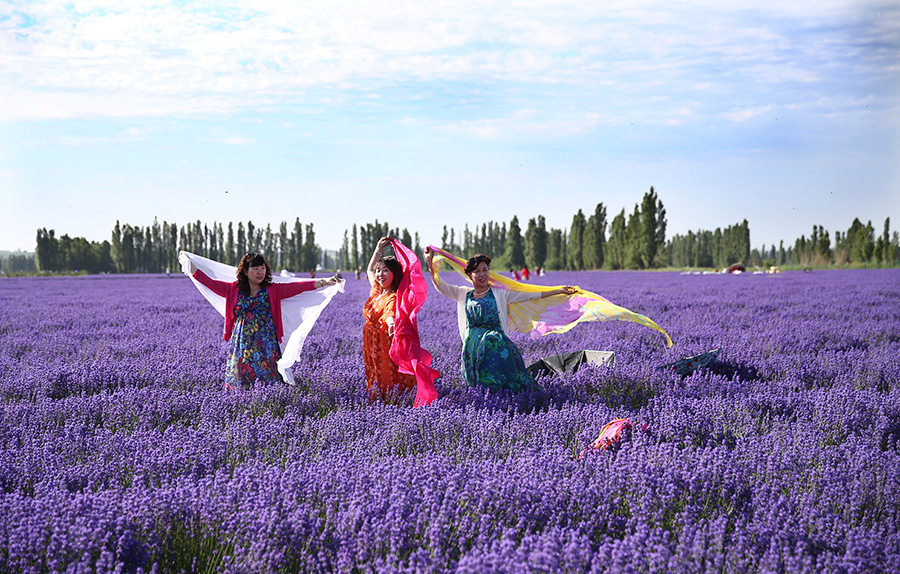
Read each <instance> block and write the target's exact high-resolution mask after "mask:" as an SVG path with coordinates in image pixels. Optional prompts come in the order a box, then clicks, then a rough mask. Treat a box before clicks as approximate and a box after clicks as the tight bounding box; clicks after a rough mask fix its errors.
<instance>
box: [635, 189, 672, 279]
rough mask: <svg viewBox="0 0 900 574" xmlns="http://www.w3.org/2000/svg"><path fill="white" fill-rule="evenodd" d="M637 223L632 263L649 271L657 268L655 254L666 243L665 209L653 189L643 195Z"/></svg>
mask: <svg viewBox="0 0 900 574" xmlns="http://www.w3.org/2000/svg"><path fill="white" fill-rule="evenodd" d="M638 221H639V222H640V223H639V224H638V225H639V227H638V228H637V229H635V230H634V234H635V235H634V238H633V241H634V242H635V245H634V247H633V248H634V250H635V251H634V257H633V261H634V263H635V264H636V265H637V267H638V268H640V269H650V268H652V267H656V266H657V263H658V262H657V261H656V254H657V252H658V251H659V249H660V247H661V246H663V245H665V243H666V209H665V208H664V207H663V204H662V200H660V199H659V197H657V195H656V191H655V190H654V189H653V187H650V191H649V192H647V193H645V194H644V198H643V200H642V201H641V209H640V215H639V218H638Z"/></svg>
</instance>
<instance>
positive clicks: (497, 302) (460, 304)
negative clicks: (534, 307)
mask: <svg viewBox="0 0 900 574" xmlns="http://www.w3.org/2000/svg"><path fill="white" fill-rule="evenodd" d="M433 257H434V253H433V252H432V251H431V249H430V248H428V249H426V250H425V261H426V263H427V264H428V269H429V270H430V271H431V273H432V281H433V283H434V287H435V289H437V291H438V293H440V294H442V295H444V296H445V297H448V298H450V299H453V300H454V301H456V302H457V320H458V323H459V330H460V336H461V337H462V340H463V349H462V367H461V370H462V375H463V378H465V380H466V382H467V383H468V384H469V385H470V386H476V385H478V386H481V387H486V388H488V389H494V390H496V389H509V390H512V391H520V390H522V389H525V388H528V387H536V386H537V383H536V382H535V381H534V378H533V377H532V376H531V374H530V373H529V372H528V370H527V369H526V368H525V361H524V359H523V358H522V353H521V352H520V351H519V349H518V347H516V345H515V343H513V342H512V340H511V339H510V338H509V336H508V335H507V331H508V329H507V324H508V317H507V307H508V306H509V304H510V303H515V302H516V301H525V300H527V299H534V298H538V297H549V296H551V295H557V294H560V293H572V292H573V291H574V288H573V287H569V286H566V287H560V288H559V289H556V290H553V291H543V292H538V293H526V292H521V291H510V290H508V289H494V288H492V287H491V285H490V270H491V269H490V264H491V258H490V257H488V256H487V255H476V256H475V257H472V258H471V259H469V260H468V261H467V262H466V268H465V273H466V276H467V277H468V278H469V280H470V281H471V282H472V287H459V286H457V285H451V284H449V283H446V282H444V281H438V280H435V275H434V267H433V265H432V260H433Z"/></svg>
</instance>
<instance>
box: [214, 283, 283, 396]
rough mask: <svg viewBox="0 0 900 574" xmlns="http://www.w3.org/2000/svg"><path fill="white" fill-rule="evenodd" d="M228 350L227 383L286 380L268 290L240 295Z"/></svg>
mask: <svg viewBox="0 0 900 574" xmlns="http://www.w3.org/2000/svg"><path fill="white" fill-rule="evenodd" d="M228 351H229V353H228V361H227V363H226V365H225V385H226V386H233V387H249V386H251V385H252V384H253V383H256V382H266V383H281V382H283V380H282V378H281V375H280V374H279V373H278V367H277V365H276V361H278V359H280V358H281V347H280V346H279V344H278V337H277V336H276V335H275V324H274V322H273V321H272V305H271V303H270V302H269V293H268V292H267V291H266V289H260V290H259V292H257V294H256V295H255V296H252V297H251V296H249V295H244V294H243V293H240V294H239V295H238V298H237V304H236V305H235V308H234V328H233V329H232V331H231V338H230V339H229V341H228Z"/></svg>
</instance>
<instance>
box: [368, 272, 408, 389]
mask: <svg viewBox="0 0 900 574" xmlns="http://www.w3.org/2000/svg"><path fill="white" fill-rule="evenodd" d="M396 303H397V294H396V293H385V292H384V289H382V287H381V286H380V285H378V284H377V283H376V284H374V285H373V286H372V291H371V292H370V293H369V299H368V300H367V301H366V304H365V305H364V306H363V316H364V317H365V319H366V322H365V324H364V325H363V362H364V363H365V365H366V390H368V391H369V394H370V395H372V397H373V398H374V397H375V396H378V395H380V396H382V397H387V396H389V395H392V394H395V393H398V392H400V391H404V390H406V389H411V388H414V387H415V386H416V377H415V376H414V375H405V374H403V373H401V372H400V370H399V367H398V366H397V364H396V363H394V361H392V360H391V357H390V355H389V353H390V350H391V338H390V337H389V336H388V330H387V319H388V318H389V317H393V316H394V306H395V305H396Z"/></svg>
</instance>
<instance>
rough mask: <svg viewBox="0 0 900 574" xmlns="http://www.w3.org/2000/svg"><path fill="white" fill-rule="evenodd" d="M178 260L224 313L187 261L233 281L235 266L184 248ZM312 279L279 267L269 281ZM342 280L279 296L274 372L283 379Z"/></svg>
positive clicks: (219, 299) (289, 378) (210, 274)
mask: <svg viewBox="0 0 900 574" xmlns="http://www.w3.org/2000/svg"><path fill="white" fill-rule="evenodd" d="M178 261H179V262H180V263H181V270H182V271H183V272H184V274H185V275H187V276H188V277H190V278H191V281H193V283H194V286H196V287H197V289H198V290H199V291H200V293H202V294H203V296H204V297H205V298H206V300H207V301H209V303H210V304H211V305H212V306H213V307H215V308H216V311H218V312H219V314H220V315H222V317H225V297H220V296H219V295H217V294H216V293H213V292H212V291H211V290H210V289H209V288H208V287H206V286H205V285H203V284H202V283H200V282H199V281H197V280H196V279H194V277H193V276H191V265H190V264H191V263H193V264H194V266H196V267H197V269H199V270H201V271H203V272H204V273H206V275H207V276H208V277H210V278H211V279H215V280H216V281H225V282H227V283H234V282H235V281H236V280H237V268H236V267H232V266H230V265H225V264H224V263H219V262H218V261H213V260H211V259H207V258H205V257H200V256H199V255H194V254H193V253H188V252H187V251H182V252H181V254H180V255H179V256H178ZM303 281H312V280H311V279H301V278H297V277H294V276H293V274H292V273H288V272H286V271H282V274H281V275H275V274H273V275H272V282H273V283H294V282H303ZM344 283H345V282H344V281H343V280H341V281H340V282H339V283H337V284H336V285H329V286H327V287H325V288H323V289H314V290H312V291H304V292H303V293H300V294H299V295H294V296H293V297H288V298H287V299H282V300H281V326H282V328H283V330H284V337H282V340H281V343H280V344H281V359H279V360H278V372H279V373H281V376H282V378H284V380H285V382H287V383H288V384H290V385H293V384H295V383H294V374H293V373H292V372H291V371H290V370H289V369H290V368H291V366H292V365H293V364H294V363H296V362H297V359H298V358H299V357H300V351H302V350H303V342H304V341H305V340H306V336H307V335H308V334H309V331H310V330H311V329H312V328H313V325H315V323H316V319H318V318H319V315H321V314H322V311H323V310H324V309H325V307H326V306H328V303H330V302H331V298H332V297H334V296H335V295H336V294H337V293H338V292H340V293H343V292H344Z"/></svg>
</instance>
